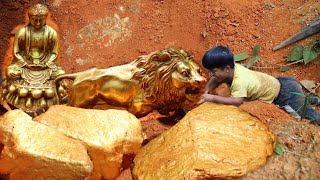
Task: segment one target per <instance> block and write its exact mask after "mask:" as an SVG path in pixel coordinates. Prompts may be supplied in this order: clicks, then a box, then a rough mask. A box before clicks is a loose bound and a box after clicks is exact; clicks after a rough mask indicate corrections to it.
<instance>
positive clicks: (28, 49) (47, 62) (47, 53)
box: [6, 4, 64, 79]
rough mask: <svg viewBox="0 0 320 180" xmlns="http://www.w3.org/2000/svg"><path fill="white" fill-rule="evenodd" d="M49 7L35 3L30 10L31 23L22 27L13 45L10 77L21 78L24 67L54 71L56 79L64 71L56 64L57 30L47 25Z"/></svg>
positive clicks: (7, 73) (9, 70)
mask: <svg viewBox="0 0 320 180" xmlns="http://www.w3.org/2000/svg"><path fill="white" fill-rule="evenodd" d="M47 15H48V9H47V7H46V6H45V5H42V4H35V5H33V6H31V7H30V8H29V10H28V17H29V24H28V25H26V26H24V27H22V28H20V29H19V31H18V32H17V34H16V36H15V40H14V45H13V61H12V64H11V65H10V66H9V67H8V69H7V72H6V75H7V77H8V78H11V79H16V78H20V77H21V75H22V71H23V69H30V70H44V69H47V71H48V72H49V71H52V72H51V73H50V77H51V78H52V79H54V78H55V77H57V76H58V75H60V74H64V71H63V70H62V69H61V68H60V67H58V66H57V65H56V60H57V56H58V38H57V32H56V31H55V30H54V29H53V28H52V27H50V26H48V25H46V19H47Z"/></svg>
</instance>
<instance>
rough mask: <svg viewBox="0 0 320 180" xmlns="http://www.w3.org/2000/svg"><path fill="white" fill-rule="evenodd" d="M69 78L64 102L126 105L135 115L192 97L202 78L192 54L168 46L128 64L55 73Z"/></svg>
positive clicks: (177, 104) (166, 109)
mask: <svg viewBox="0 0 320 180" xmlns="http://www.w3.org/2000/svg"><path fill="white" fill-rule="evenodd" d="M63 79H73V80H74V81H73V84H72V86H71V88H70V92H69V97H68V98H69V99H68V105H70V106H75V107H82V108H90V107H92V106H94V105H96V104H101V103H104V104H105V103H106V104H109V105H112V106H118V107H126V108H127V110H128V111H129V112H131V113H132V114H134V115H135V116H137V117H142V116H144V115H147V114H148V113H149V112H151V111H152V110H158V111H159V112H160V113H161V114H162V113H168V112H170V111H172V110H176V109H178V108H179V107H180V108H181V105H182V103H183V102H185V101H186V100H187V99H189V100H192V99H193V100H194V98H195V97H196V95H198V93H199V90H200V88H202V87H203V85H204V83H205V81H206V79H205V77H203V76H202V74H201V69H200V67H199V66H198V65H197V64H196V62H195V61H194V59H193V57H192V56H191V55H190V54H189V53H187V52H186V51H184V50H183V49H174V48H169V49H165V50H162V51H156V52H152V53H150V54H148V55H144V56H140V57H139V58H137V59H136V60H134V61H132V62H131V63H129V64H124V65H120V66H115V67H110V68H106V69H97V68H93V69H90V70H87V71H83V72H78V73H74V74H65V75H61V76H59V77H58V78H57V79H56V80H55V82H56V83H58V82H59V81H61V80H63Z"/></svg>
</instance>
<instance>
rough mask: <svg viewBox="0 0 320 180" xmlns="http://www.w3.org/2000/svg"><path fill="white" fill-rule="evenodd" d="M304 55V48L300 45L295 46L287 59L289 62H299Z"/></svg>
mask: <svg viewBox="0 0 320 180" xmlns="http://www.w3.org/2000/svg"><path fill="white" fill-rule="evenodd" d="M302 54H303V47H302V46H300V45H297V46H294V47H293V48H292V50H291V53H290V55H289V57H288V58H287V61H298V60H300V59H301V58H302Z"/></svg>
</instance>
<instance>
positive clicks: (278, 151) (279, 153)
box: [274, 144, 284, 155]
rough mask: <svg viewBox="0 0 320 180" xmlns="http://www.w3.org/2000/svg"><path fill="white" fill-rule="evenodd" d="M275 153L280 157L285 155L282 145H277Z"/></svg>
mask: <svg viewBox="0 0 320 180" xmlns="http://www.w3.org/2000/svg"><path fill="white" fill-rule="evenodd" d="M274 152H276V153H277V154H278V155H283V154H284V150H283V148H282V146H281V145H280V144H276V147H275V149H274Z"/></svg>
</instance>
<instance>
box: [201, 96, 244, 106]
mask: <svg viewBox="0 0 320 180" xmlns="http://www.w3.org/2000/svg"><path fill="white" fill-rule="evenodd" d="M201 97H202V99H201V100H200V101H199V102H198V104H199V105H200V104H202V103H204V102H214V103H219V104H226V105H234V106H240V105H241V104H242V102H243V101H244V99H245V98H243V97H222V96H218V95H213V94H203V95H202V96H201Z"/></svg>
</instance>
